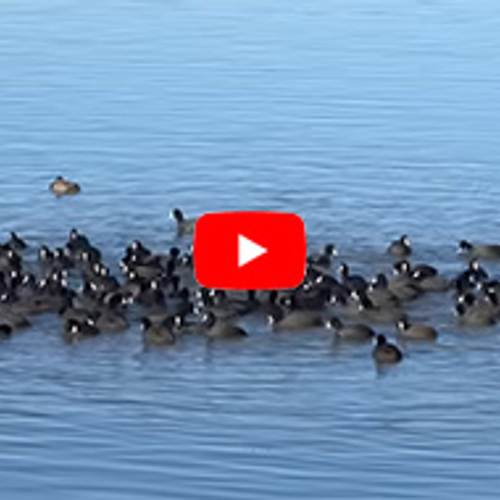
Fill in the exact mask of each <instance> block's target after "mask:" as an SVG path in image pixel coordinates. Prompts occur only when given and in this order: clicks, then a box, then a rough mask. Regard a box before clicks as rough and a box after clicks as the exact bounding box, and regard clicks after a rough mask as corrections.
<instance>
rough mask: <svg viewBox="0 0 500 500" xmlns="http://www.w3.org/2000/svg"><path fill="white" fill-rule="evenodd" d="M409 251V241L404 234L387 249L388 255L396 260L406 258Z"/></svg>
mask: <svg viewBox="0 0 500 500" xmlns="http://www.w3.org/2000/svg"><path fill="white" fill-rule="evenodd" d="M411 251H412V250H411V243H410V239H409V238H408V236H407V235H406V234H403V235H402V236H401V237H400V238H399V239H397V240H395V241H393V242H392V243H391V244H390V245H389V248H388V249H387V252H388V253H389V254H390V255H392V256H393V257H396V258H398V259H401V258H404V257H408V256H409V255H410V254H411Z"/></svg>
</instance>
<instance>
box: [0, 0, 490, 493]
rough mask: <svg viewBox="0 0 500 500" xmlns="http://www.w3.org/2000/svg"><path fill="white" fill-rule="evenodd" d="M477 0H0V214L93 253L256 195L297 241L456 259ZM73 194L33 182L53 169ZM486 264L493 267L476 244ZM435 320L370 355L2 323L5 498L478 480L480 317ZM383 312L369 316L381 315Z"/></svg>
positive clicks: (477, 174) (480, 82)
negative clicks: (80, 339)
mask: <svg viewBox="0 0 500 500" xmlns="http://www.w3.org/2000/svg"><path fill="white" fill-rule="evenodd" d="M499 14H500V5H498V4H497V3H496V2H493V1H485V2H467V1H465V0H454V1H451V0H449V1H446V0H434V1H430V0H427V1H424V0H421V1H417V0H410V1H408V2H400V1H396V0H384V1H381V0H359V1H357V2H351V1H347V0H343V1H336V2H333V1H330V2H328V1H323V2H305V1H297V2H285V1H282V0H277V1H276V0H275V1H270V0H253V1H252V2H242V1H232V0H216V1H212V2H202V1H200V0H177V1H158V0H148V1H144V0H141V1H134V0H109V1H107V2H99V1H96V0H90V1H87V2H77V1H76V0H40V1H37V2H35V1H33V0H15V1H14V0H3V1H2V2H1V4H0V68H1V69H0V88H1V92H0V145H1V152H0V179H1V184H2V187H3V190H2V196H1V198H0V211H1V213H2V214H3V216H2V218H1V220H0V233H1V234H4V235H5V237H6V235H7V232H8V231H10V230H13V229H15V230H18V231H19V232H20V233H21V234H22V235H23V236H25V237H26V238H27V240H28V241H29V242H30V243H32V244H33V245H34V246H36V245H37V244H40V243H41V242H47V243H49V244H51V245H55V244H61V243H62V242H63V241H64V239H65V238H66V236H67V232H68V230H69V229H70V228H71V227H73V226H75V227H78V228H80V229H81V230H83V231H85V232H86V233H87V234H88V235H89V236H90V237H91V238H92V240H93V241H94V242H95V243H96V244H97V245H99V246H100V247H101V248H102V249H103V252H104V254H105V257H106V259H107V260H108V262H112V261H114V260H116V258H117V257H118V256H119V255H120V254H121V251H122V249H123V247H124V246H125V245H126V244H127V243H129V242H130V241H131V240H132V239H133V238H135V237H139V238H141V239H142V240H144V242H145V243H146V244H148V245H150V246H152V247H153V248H155V249H156V250H163V249H165V248H167V246H168V245H169V244H170V243H172V242H173V241H174V227H173V225H172V223H171V222H169V221H168V219H167V214H168V211H169V210H170V209H171V208H173V207H174V206H180V207H182V208H183V209H185V210H186V211H187V212H188V213H189V214H199V213H202V212H206V211H214V210H220V209H224V210H225V209H241V208H243V209H278V210H286V211H294V212H297V213H298V214H300V215H301V216H303V217H304V219H305V221H306V224H307V228H308V234H309V241H310V245H311V247H315V248H317V247H319V246H320V245H322V244H324V243H325V242H327V241H334V242H335V243H336V244H337V245H338V246H339V247H340V248H341V251H342V252H343V254H344V256H345V258H347V259H348V260H349V262H353V266H354V267H355V268H356V269H358V270H361V271H363V270H365V271H370V272H371V271H374V270H376V269H384V270H385V269H387V268H388V266H389V263H388V262H387V260H386V259H384V258H383V257H381V254H382V251H383V249H384V248H385V246H386V244H387V242H388V241H389V240H390V239H392V238H393V237H395V236H399V234H401V233H402V232H407V233H409V234H410V235H411V237H412V239H413V240H414V244H415V247H416V256H415V258H416V260H429V261H431V262H433V263H434V264H436V265H439V266H440V268H442V269H443V271H444V272H445V273H448V274H451V273H454V272H456V271H457V270H458V269H460V267H461V264H460V263H459V262H458V261H457V260H456V258H455V257H454V255H453V251H454V247H455V245H456V242H457V241H458V239H460V238H463V237H467V238H470V239H472V240H474V239H480V240H483V241H487V240H491V241H498V239H499V238H498V233H499V231H498V230H499V225H498V219H499V205H498V199H499V195H500V183H499V182H498V180H499V175H498V172H499V171H498V158H499V157H500V142H499V141H498V116H499V113H500V85H499V83H500V64H499V63H500V50H499V46H500V44H499V41H500V40H499V38H500V37H499V33H500V21H499V19H500V16H499ZM60 173H62V174H64V175H65V176H67V177H69V178H73V179H75V180H77V181H78V182H79V183H80V184H81V185H82V188H83V191H82V193H81V195H79V196H77V197H75V198H71V199H69V198H68V199H54V198H53V197H52V196H51V195H50V193H49V192H48V190H47V186H48V183H49V182H50V181H51V180H52V179H53V178H54V177H55V176H56V175H58V174H60ZM491 270H493V271H495V268H493V267H492V268H491ZM450 304H451V303H450V301H449V300H443V301H441V302H439V303H437V304H436V303H433V302H432V301H431V303H429V304H427V303H425V304H424V305H423V306H422V307H421V309H420V310H418V311H416V314H419V315H420V316H421V317H422V319H425V320H427V321H430V322H432V323H434V324H436V325H437V326H439V327H440V328H441V330H442V335H441V337H440V339H439V341H438V343H437V344H436V345H435V346H420V347H409V348H408V357H407V359H405V361H404V362H403V363H402V364H401V365H400V366H398V367H397V368H395V369H393V370H390V371H389V372H387V373H378V372H377V371H376V370H375V367H374V366H373V363H372V362H371V359H370V346H362V347H350V348H347V347H346V348H343V347H342V348H340V349H338V348H335V347H334V346H333V345H332V343H331V341H330V337H329V336H328V335H327V334H326V333H321V332H318V333H315V334H309V335H292V336H287V335H282V336H279V335H271V334H270V332H269V331H268V330H267V329H266V328H264V327H262V326H259V325H257V326H255V327H254V329H253V330H252V332H251V333H252V335H251V337H250V338H249V339H248V340H247V341H245V342H243V343H238V344H237V345H234V344H230V345H224V344H222V345H216V346H207V345H206V343H205V342H203V341H202V340H201V339H187V340H185V341H184V342H181V343H180V344H179V345H177V346H175V347H174V348H172V349H169V350H156V351H155V350H152V351H151V350H149V351H145V350H144V349H143V346H142V343H141V341H140V336H139V330H138V327H137V325H134V326H133V328H131V329H130V330H129V331H128V332H127V333H126V334H125V335H123V336H102V337H100V338H97V339H95V341H91V342H84V343H81V344H79V345H77V346H67V345H65V344H64V343H63V342H62V341H61V339H60V335H59V331H60V330H59V328H60V326H59V323H58V322H57V321H56V319H55V318H53V317H51V316H46V317H45V316H44V317H40V318H36V319H35V326H34V328H32V329H31V330H29V331H27V332H25V333H21V334H19V335H16V336H15V338H13V339H12V340H11V341H9V342H2V343H1V345H0V371H1V374H2V384H1V385H0V402H1V410H0V486H1V487H2V492H3V496H4V497H5V498H9V499H17V498H37V499H40V498H51V499H52V498H75V499H76V498H89V497H91V496H94V497H99V498H106V499H114V498H117V499H118V498H119V499H125V498H176V499H177V498H200V496H203V497H204V498H214V499H215V498H217V499H221V498H228V499H229V498H252V499H255V498H287V499H290V498H297V499H298V498H304V497H310V498H325V499H326V498H328V499H329V498H337V497H338V498H368V497H370V498H384V499H387V498H395V499H396V498H397V499H401V498H408V499H410V498H411V499H413V498H427V497H429V496H432V497H435V498H440V499H454V500H456V499H468V498H471V497H472V496H474V497H478V496H480V497H481V498H496V497H497V496H498V493H497V492H498V488H499V487H500V479H499V478H498V470H499V466H500V463H499V462H500V461H499V458H498V457H499V456H500V453H499V452H500V429H499V425H498V418H497V415H498V413H499V412H500V403H499V399H498V388H497V382H496V381H497V380H498V376H499V375H500V373H499V371H500V369H499V366H500V363H499V357H500V356H499V352H500V335H499V331H500V330H499V329H496V328H495V329H492V330H490V331H487V332H484V333H479V334H476V335H472V334H470V333H467V332H460V331H458V329H457V328H456V327H455V325H454V322H453V318H452V317H451V315H450V312H449V309H448V307H449V306H450ZM389 332H390V329H389Z"/></svg>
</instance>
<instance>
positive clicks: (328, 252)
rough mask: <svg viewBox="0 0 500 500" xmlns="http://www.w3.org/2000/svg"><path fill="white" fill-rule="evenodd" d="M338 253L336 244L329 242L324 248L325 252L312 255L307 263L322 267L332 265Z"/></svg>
mask: <svg viewBox="0 0 500 500" xmlns="http://www.w3.org/2000/svg"><path fill="white" fill-rule="evenodd" d="M337 255H338V251H337V249H336V248H335V245H333V244H332V243H328V244H327V245H325V247H324V248H323V252H321V253H319V254H312V255H310V256H309V257H308V258H307V263H308V264H312V265H316V266H320V267H330V266H331V265H332V261H333V258H334V257H336V256H337Z"/></svg>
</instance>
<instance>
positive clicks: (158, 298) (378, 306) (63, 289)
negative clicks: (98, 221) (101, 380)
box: [0, 209, 500, 364]
mask: <svg viewBox="0 0 500 500" xmlns="http://www.w3.org/2000/svg"><path fill="white" fill-rule="evenodd" d="M172 216H173V218H174V219H175V221H176V223H177V234H178V236H179V237H185V236H189V235H190V234H192V233H193V230H194V226H195V220H194V219H187V218H185V217H184V215H183V213H182V212H181V210H179V209H175V210H174V211H173V212H172ZM26 247H27V244H26V243H25V241H23V239H22V238H20V237H19V236H18V235H17V234H15V233H11V236H10V239H9V240H8V241H6V242H5V243H3V244H2V245H0V335H1V336H3V337H9V336H11V335H12V334H13V333H14V332H15V331H17V330H20V329H23V328H27V327H29V326H30V320H31V318H32V317H33V316H35V315H38V314H45V313H55V314H56V315H58V317H59V318H60V321H61V332H62V337H63V338H64V339H65V340H66V341H67V342H68V343H71V344H73V343H76V342H78V341H80V340H83V339H86V338H89V337H94V336H96V335H100V334H104V333H106V332H122V331H125V330H127V329H128V328H129V326H130V323H131V322H134V321H137V322H139V323H140V324H141V327H142V331H143V339H144V342H145V343H146V344H148V345H171V344H174V343H175V342H177V341H178V340H179V338H180V337H182V336H184V335H188V334H189V335H191V334H196V335H203V336H205V337H206V338H207V339H209V340H215V339H238V338H243V337H246V336H247V335H248V332H247V331H246V330H245V329H244V328H243V327H242V326H241V323H240V319H241V318H243V317H245V316H249V315H252V316H253V317H256V318H261V319H262V322H264V321H265V322H266V323H269V325H270V327H271V328H272V330H273V331H276V332H278V331H281V332H291V331H308V330H314V329H325V328H327V329H331V331H332V332H333V335H334V338H335V339H336V340H337V341H339V342H373V343H374V348H373V351H372V355H373V358H374V359H375V360H376V362H377V363H384V364H385V363H397V362H399V361H401V360H402V359H403V354H402V352H401V350H400V348H399V347H398V346H397V345H396V344H395V343H391V342H389V341H388V340H387V339H386V337H385V336H384V335H382V334H377V332H376V329H377V325H392V326H393V327H394V331H395V333H396V337H397V338H400V339H402V340H405V341H406V340H407V341H427V342H433V341H435V340H436V339H437V337H438V332H437V330H436V329H435V328H433V327H432V326H431V325H427V324H419V323H415V322H412V320H411V318H410V317H409V315H408V313H407V312H406V311H405V308H406V306H407V304H409V303H410V302H413V301H416V300H419V299H420V298H421V297H422V296H424V295H426V294H437V293H447V294H451V295H452V297H453V300H454V309H455V314H456V321H457V324H458V325H462V326H465V327H479V328H484V327H488V326H491V325H494V324H495V323H496V321H497V320H498V319H499V318H500V282H499V281H497V280H495V279H492V278H490V276H489V275H488V273H487V272H486V270H485V269H484V268H483V267H482V266H481V264H480V259H499V260H500V246H499V245H473V244H471V243H469V242H467V241H461V242H460V244H459V247H460V250H461V252H462V253H463V254H464V256H465V257H466V259H465V260H464V262H465V264H464V269H463V270H462V271H461V272H460V273H459V274H458V275H457V276H455V277H454V278H453V279H449V278H446V277H444V276H442V275H441V274H440V273H439V271H438V270H437V269H436V268H435V267H433V266H431V265H428V264H412V263H411V261H410V259H411V254H412V247H411V243H410V241H409V238H408V237H407V236H406V235H403V236H402V237H401V238H399V239H397V240H395V241H394V242H392V243H391V244H390V245H389V246H388V248H387V249H386V252H387V253H389V254H390V255H391V256H392V257H393V259H394V265H393V273H392V274H391V275H387V274H383V273H379V274H377V275H376V276H374V277H370V278H367V277H365V276H361V275H358V274H353V273H352V272H351V270H350V268H349V266H348V265H347V263H345V262H342V261H341V259H340V257H339V256H338V252H337V250H336V248H335V246H334V245H333V244H327V245H325V247H324V249H323V251H321V252H320V253H317V254H311V255H310V256H309V257H308V259H307V267H306V275H305V279H304V281H303V283H302V284H301V285H300V286H299V287H298V288H296V289H293V290H280V291H248V292H241V291H240V292H230V291H224V290H214V289H206V288H201V287H199V286H198V284H197V283H196V281H195V279H194V273H193V256H192V253H191V251H190V250H189V251H181V250H180V249H179V248H178V247H175V246H174V247H172V248H170V249H169V250H168V251H167V252H166V253H154V252H152V251H151V250H150V249H149V248H147V247H146V246H145V245H144V244H143V243H141V242H140V241H137V240H136V241H133V242H131V243H130V245H129V246H128V247H127V248H126V249H125V251H124V253H123V257H122V259H121V261H120V262H119V269H120V273H118V272H117V273H115V274H113V273H112V272H111V270H110V267H108V265H107V264H106V263H105V262H104V260H103V257H102V255H101V252H100V250H99V249H98V248H96V247H95V246H94V245H93V244H92V242H91V240H90V239H89V237H88V236H86V235H84V234H82V233H81V232H79V231H78V230H77V229H72V230H71V231H70V233H69V236H68V239H67V241H66V242H65V243H64V245H63V246H61V247H60V248H54V249H51V248H48V247H47V246H45V245H43V246H41V247H40V248H39V249H38V253H37V255H38V256H37V259H36V260H35V262H33V261H32V259H31V261H29V259H28V258H27V257H26V256H25V253H26V252H25V250H26Z"/></svg>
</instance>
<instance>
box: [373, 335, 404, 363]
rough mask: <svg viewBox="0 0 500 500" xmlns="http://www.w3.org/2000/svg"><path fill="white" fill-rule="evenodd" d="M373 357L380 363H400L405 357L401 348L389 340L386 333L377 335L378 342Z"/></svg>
mask: <svg viewBox="0 0 500 500" xmlns="http://www.w3.org/2000/svg"><path fill="white" fill-rule="evenodd" d="M372 356H373V359H374V360H375V361H376V362H377V363H380V364H392V363H399V362H400V361H401V360H402V359H403V353H402V352H401V351H400V349H399V348H398V347H397V346H396V345H394V344H391V343H389V342H387V339H386V338H385V336H384V335H381V334H380V335H377V343H376V345H375V347H374V349H373V351H372Z"/></svg>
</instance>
